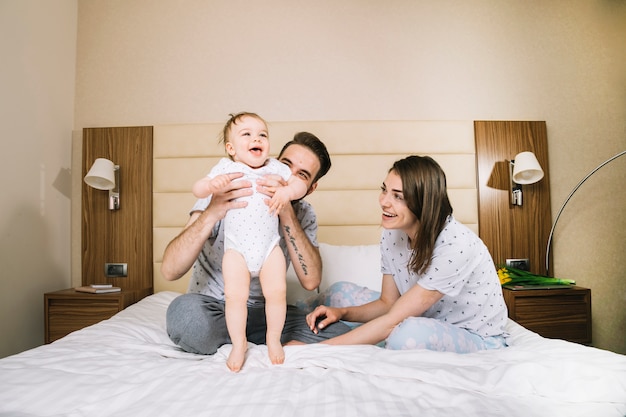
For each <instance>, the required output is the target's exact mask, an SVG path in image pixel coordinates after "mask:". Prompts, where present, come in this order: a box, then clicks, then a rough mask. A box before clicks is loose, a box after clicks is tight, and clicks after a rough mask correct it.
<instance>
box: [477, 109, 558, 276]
mask: <svg viewBox="0 0 626 417" xmlns="http://www.w3.org/2000/svg"><path fill="white" fill-rule="evenodd" d="M474 129H475V139H476V161H477V173H478V195H479V202H478V207H479V220H478V224H479V235H480V237H481V238H482V240H483V241H484V242H485V244H486V245H487V247H488V248H489V251H490V252H491V255H492V257H493V260H494V262H495V263H496V264H504V263H505V260H506V259H508V258H528V259H529V261H530V270H531V271H532V272H534V273H540V274H545V272H546V271H545V257H546V255H545V253H546V245H547V242H548V235H549V234H550V227H551V225H552V217H551V213H550V169H549V166H548V137H547V130H546V123H545V122H543V121H476V122H474ZM522 151H531V152H534V153H535V155H536V156H537V160H538V161H539V164H540V165H541V167H542V168H543V171H544V177H543V179H542V180H541V181H539V182H538V183H535V184H531V185H524V186H523V205H522V206H513V205H511V202H510V192H509V168H508V161H509V160H511V159H514V158H515V155H517V154H518V153H519V152H522Z"/></svg>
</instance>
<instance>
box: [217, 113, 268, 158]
mask: <svg viewBox="0 0 626 417" xmlns="http://www.w3.org/2000/svg"><path fill="white" fill-rule="evenodd" d="M225 146H226V152H228V154H229V155H230V156H231V158H232V159H233V161H236V162H242V163H244V164H246V165H248V166H250V167H252V168H259V167H261V166H263V165H264V164H265V161H266V160H267V158H268V156H269V154H270V142H269V133H268V130H267V126H266V125H265V123H264V122H263V121H261V120H259V119H257V118H256V117H252V116H244V117H242V118H241V119H240V120H239V121H238V122H237V124H235V123H233V125H232V126H231V128H230V134H229V137H228V141H227V142H226V145H225Z"/></svg>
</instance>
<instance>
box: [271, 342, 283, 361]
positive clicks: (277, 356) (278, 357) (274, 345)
mask: <svg viewBox="0 0 626 417" xmlns="http://www.w3.org/2000/svg"><path fill="white" fill-rule="evenodd" d="M267 352H268V354H269V357H270V361H271V362H272V364H273V365H280V364H282V363H285V351H284V350H283V346H282V345H281V344H280V340H278V341H276V342H267Z"/></svg>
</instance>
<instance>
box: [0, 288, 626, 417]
mask: <svg viewBox="0 0 626 417" xmlns="http://www.w3.org/2000/svg"><path fill="white" fill-rule="evenodd" d="M177 295H178V294H177V293H174V292H161V293H157V294H155V295H152V296H150V297H148V298H145V299H143V300H142V301H140V302H139V303H137V304H135V305H133V306H131V307H129V308H127V309H126V310H124V311H122V312H120V313H118V314H117V315H116V316H114V317H113V318H111V319H110V320H106V321H104V322H101V323H99V324H97V325H95V326H91V327H88V328H85V329H83V330H80V331H78V332H75V333H72V334H70V335H68V336H66V337H65V338H63V339H61V340H58V341H57V342H55V343H52V344H50V345H46V346H41V347H38V348H35V349H32V350H29V351H26V352H23V353H20V354H17V355H14V356H10V357H8V358H4V359H2V360H0V416H11V417H20V416H89V417H96V416H116V417H120V416H133V417H141V416H150V417H154V416H202V415H207V416H208V415H210V416H237V417H245V416H254V417H264V416H267V417H277V416H295V415H298V416H315V417H322V416H342V417H343V416H451V415H459V416H461V415H462V416H482V417H485V416H509V417H510V416H524V417H528V416H551V417H554V416H568V417H571V416H602V417H611V416H615V417H618V416H619V417H623V416H624V415H626V356H624V355H618V354H615V353H611V352H607V351H603V350H599V349H594V348H590V347H586V346H581V345H578V344H574V343H569V342H565V341H560V340H549V339H545V338H542V337H540V336H538V335H537V334H535V333H532V332H530V331H528V330H526V329H524V328H523V327H521V326H519V325H518V324H516V323H514V322H511V321H510V322H509V323H508V331H509V332H510V334H511V336H512V337H511V342H512V346H511V347H508V348H506V349H501V350H498V351H484V352H479V353H473V354H465V355H460V354H454V353H442V352H431V351H420V350H417V351H387V350H384V349H380V348H377V347H374V346H340V347H336V346H323V345H306V346H287V347H286V348H285V353H286V361H285V364H284V365H281V366H275V365H271V364H270V363H269V361H268V359H267V350H266V347H265V346H255V345H250V348H249V351H248V356H247V359H246V363H245V365H244V368H243V370H242V371H241V372H240V373H239V374H234V373H232V372H230V371H229V370H228V369H227V368H226V365H225V360H226V357H227V356H228V352H229V349H230V345H226V346H223V347H222V348H221V349H220V350H219V351H218V353H216V354H215V355H213V356H200V355H194V354H188V353H185V352H182V351H181V350H180V349H178V348H177V347H176V346H175V345H173V344H172V342H171V341H170V340H169V338H168V337H167V334H166V332H165V311H166V308H167V305H168V304H169V302H170V301H171V300H172V299H173V298H174V297H175V296H177Z"/></svg>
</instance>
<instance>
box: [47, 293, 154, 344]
mask: <svg viewBox="0 0 626 417" xmlns="http://www.w3.org/2000/svg"><path fill="white" fill-rule="evenodd" d="M141 295H142V296H145V295H147V294H141ZM142 296H140V292H138V291H132V290H122V291H120V292H116V293H104V294H89V293H82V292H78V291H75V290H74V289H67V290H61V291H54V292H49V293H46V294H44V316H45V343H51V342H54V341H55V340H57V339H60V338H62V337H63V336H65V335H67V334H69V333H71V332H73V331H75V330H79V329H82V328H83V327H87V326H91V325H92V324H96V323H98V322H100V321H102V320H106V319H108V318H110V317H111V316H113V315H114V314H115V313H117V312H118V311H122V310H123V309H125V308H126V307H128V306H129V305H131V304H133V303H134V302H136V301H138V300H139V299H140V298H142Z"/></svg>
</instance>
